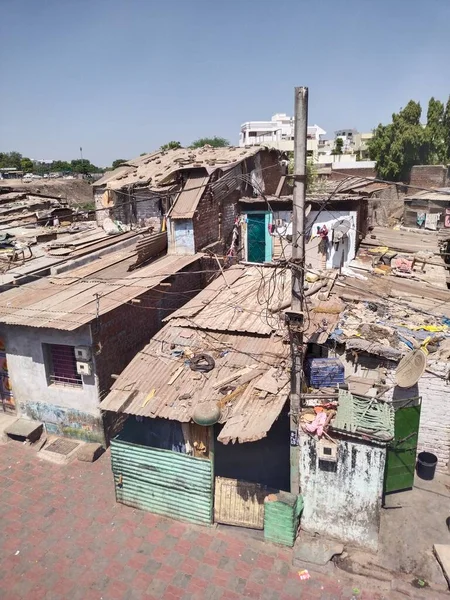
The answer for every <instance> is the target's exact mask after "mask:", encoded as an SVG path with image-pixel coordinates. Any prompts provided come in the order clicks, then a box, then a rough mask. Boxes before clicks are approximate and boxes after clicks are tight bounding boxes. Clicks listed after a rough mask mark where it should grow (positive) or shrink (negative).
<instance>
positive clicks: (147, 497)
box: [111, 439, 213, 525]
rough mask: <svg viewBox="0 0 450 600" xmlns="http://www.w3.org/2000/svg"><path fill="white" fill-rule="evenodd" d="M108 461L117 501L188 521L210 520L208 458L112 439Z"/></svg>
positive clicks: (210, 478) (210, 479)
mask: <svg viewBox="0 0 450 600" xmlns="http://www.w3.org/2000/svg"><path fill="white" fill-rule="evenodd" d="M111 464H112V470H113V475H114V484H115V489H116V500H117V502H121V503H122V504H127V505H128V506H133V507H135V508H139V509H142V510H147V511H149V512H153V513H157V514H160V515H164V516H167V517H172V518H174V519H179V520H182V521H189V522H190V523H198V524H203V525H204V524H210V523H212V520H213V475H212V462H211V461H210V460H208V459H204V458H197V457H194V456H188V455H186V454H181V453H179V452H172V451H171V450H161V449H159V448H151V447H148V446H141V445H139V444H132V443H130V442H124V441H123V440H118V439H113V440H111Z"/></svg>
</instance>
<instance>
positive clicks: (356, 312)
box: [330, 302, 450, 361]
mask: <svg viewBox="0 0 450 600" xmlns="http://www.w3.org/2000/svg"><path fill="white" fill-rule="evenodd" d="M330 338H331V339H332V340H334V341H335V342H337V343H340V344H345V346H346V349H347V350H348V351H355V352H357V351H364V352H368V353H369V354H376V355H380V356H383V357H384V358H387V359H388V360H394V361H398V360H399V359H400V358H401V357H402V356H403V355H404V354H405V353H407V352H408V351H410V350H415V349H418V348H423V349H425V350H426V352H427V353H428V354H430V355H432V357H433V359H435V360H444V361H446V360H448V359H449V358H450V319H448V318H447V317H440V316H437V315H432V314H430V315H424V314H422V313H419V312H413V311H410V310H408V309H407V308H404V307H402V306H401V305H398V304H394V303H389V304H378V303H375V302H358V303H349V304H348V305H347V307H346V309H345V310H344V311H343V313H342V315H341V319H340V321H339V323H338V325H337V327H336V329H335V330H334V331H333V332H332V333H331V335H330Z"/></svg>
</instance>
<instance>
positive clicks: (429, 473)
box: [416, 452, 438, 481]
mask: <svg viewBox="0 0 450 600" xmlns="http://www.w3.org/2000/svg"><path fill="white" fill-rule="evenodd" d="M437 461H438V459H437V456H436V455H435V454H432V453H431V452H419V455H418V456H417V469H416V470H417V475H418V476H419V477H420V479H425V480H426V481H431V480H432V479H433V478H434V474H435V472H436V465H437Z"/></svg>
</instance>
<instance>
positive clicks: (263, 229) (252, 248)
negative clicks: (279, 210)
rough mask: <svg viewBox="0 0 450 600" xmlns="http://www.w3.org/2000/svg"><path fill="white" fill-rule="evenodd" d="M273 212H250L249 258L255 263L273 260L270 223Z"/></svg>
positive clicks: (248, 221)
mask: <svg viewBox="0 0 450 600" xmlns="http://www.w3.org/2000/svg"><path fill="white" fill-rule="evenodd" d="M271 222H272V214H271V213H269V212H266V213H257V212H255V213H249V214H248V215H247V260H248V261H249V262H254V263H262V262H270V261H271V260H272V236H271V235H270V233H269V225H270V223H271Z"/></svg>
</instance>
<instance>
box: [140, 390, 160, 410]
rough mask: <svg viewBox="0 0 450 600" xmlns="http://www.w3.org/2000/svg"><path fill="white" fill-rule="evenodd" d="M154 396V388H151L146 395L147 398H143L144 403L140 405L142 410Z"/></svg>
mask: <svg viewBox="0 0 450 600" xmlns="http://www.w3.org/2000/svg"><path fill="white" fill-rule="evenodd" d="M155 394H156V388H153V389H152V390H151V391H150V392H149V393H148V394H147V397H146V398H145V400H144V402H143V403H142V407H141V408H144V407H145V406H147V404H148V403H149V402H150V400H151V399H152V398H153V396H154V395H155Z"/></svg>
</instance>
